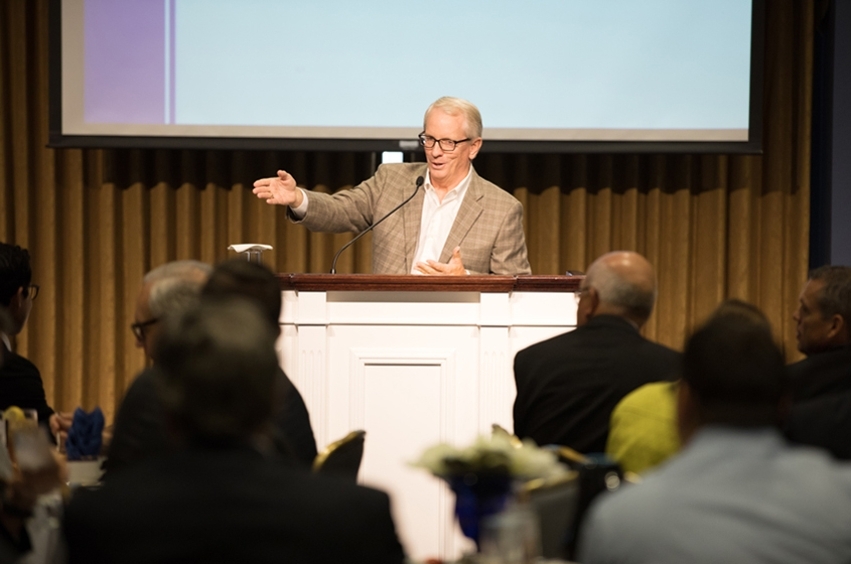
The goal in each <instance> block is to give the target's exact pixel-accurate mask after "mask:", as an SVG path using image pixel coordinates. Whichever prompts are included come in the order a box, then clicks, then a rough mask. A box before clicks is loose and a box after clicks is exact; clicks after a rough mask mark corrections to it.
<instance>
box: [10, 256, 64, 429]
mask: <svg viewBox="0 0 851 564" xmlns="http://www.w3.org/2000/svg"><path fill="white" fill-rule="evenodd" d="M37 295H38V286H37V285H35V284H33V283H32V268H31V266H30V254H29V252H27V250H26V249H22V248H21V247H19V246H17V245H9V244H6V243H0V305H2V306H4V307H5V308H6V309H7V310H8V313H9V315H10V317H11V318H12V328H11V330H9V331H3V332H0V341H1V342H0V347H2V348H3V349H4V356H5V358H6V360H5V364H4V365H3V367H2V368H0V410H3V409H6V408H7V407H9V406H12V405H16V406H18V407H20V408H23V409H35V410H36V412H37V413H38V421H39V423H40V424H41V425H43V426H45V427H47V426H48V425H49V426H50V429H51V437H53V434H54V433H56V432H57V431H59V430H60V429H61V428H63V427H66V426H67V425H66V424H65V422H63V421H62V420H60V418H59V416H58V415H57V414H56V413H54V411H53V408H51V407H50V406H49V405H48V404H47V398H46V396H45V393H44V382H43V381H42V379H41V372H39V370H38V368H37V367H36V365H35V364H33V363H32V362H30V361H29V360H28V359H26V358H24V357H22V356H20V355H19V354H16V353H15V352H13V351H12V344H11V341H10V337H12V336H14V335H17V334H18V333H20V332H21V330H22V329H23V328H24V325H25V324H26V322H27V319H29V316H30V311H32V307H33V301H34V300H35V298H36V296H37ZM67 423H68V424H70V421H68V422H67Z"/></svg>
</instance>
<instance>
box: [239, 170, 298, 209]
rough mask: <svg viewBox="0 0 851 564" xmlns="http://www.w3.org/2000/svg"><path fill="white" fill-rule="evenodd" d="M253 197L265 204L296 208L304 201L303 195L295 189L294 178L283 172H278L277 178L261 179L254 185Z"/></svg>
mask: <svg viewBox="0 0 851 564" xmlns="http://www.w3.org/2000/svg"><path fill="white" fill-rule="evenodd" d="M252 192H254V195H255V196H257V197H258V198H260V199H261V200H266V203H267V204H278V205H281V206H291V207H298V206H300V205H301V202H302V200H304V194H302V193H301V190H299V189H298V188H296V182H295V178H293V177H292V175H291V174H290V173H288V172H287V171H285V170H279V171H278V176H274V177H272V178H261V179H260V180H258V181H256V182H255V183H254V190H252Z"/></svg>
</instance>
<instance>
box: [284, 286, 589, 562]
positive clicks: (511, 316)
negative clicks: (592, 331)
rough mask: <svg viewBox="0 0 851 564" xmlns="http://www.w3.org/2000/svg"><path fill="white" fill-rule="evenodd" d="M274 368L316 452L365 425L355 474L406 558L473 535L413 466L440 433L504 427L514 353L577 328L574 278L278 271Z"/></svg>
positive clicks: (453, 437) (455, 551) (453, 550)
mask: <svg viewBox="0 0 851 564" xmlns="http://www.w3.org/2000/svg"><path fill="white" fill-rule="evenodd" d="M279 278H280V280H281V288H282V292H283V301H284V306H283V309H282V312H281V325H282V334H281V338H280V340H279V342H278V346H279V357H280V361H281V366H282V367H283V368H284V371H285V372H286V373H287V375H289V377H290V378H291V379H292V381H293V383H294V384H295V385H296V386H297V387H298V389H299V391H300V392H301V393H302V395H303V396H304V400H305V402H306V404H307V408H308V410H309V412H310V419H311V423H312V425H313V430H314V433H315V434H316V442H317V446H318V447H319V449H320V450H321V449H322V448H323V447H324V446H325V445H326V444H328V443H329V442H331V441H333V440H336V439H338V438H341V437H343V436H344V435H345V434H346V433H348V432H349V431H351V430H355V429H365V430H366V432H367V434H366V443H365V450H364V459H363V463H362V465H361V471H360V482H362V483H363V484H365V485H370V486H374V487H377V488H380V489H383V490H384V491H387V492H388V493H389V494H390V496H391V498H392V503H393V514H394V519H395V522H396V527H397V531H398V533H399V536H400V539H401V540H402V543H403V544H404V546H405V550H406V552H407V554H408V556H409V557H411V558H414V559H423V558H426V557H440V558H443V559H454V558H456V557H457V556H458V555H459V554H460V553H461V551H462V550H467V549H469V548H471V546H472V545H471V544H470V543H469V541H467V540H466V539H465V538H464V537H462V536H461V534H460V531H458V529H457V525H456V524H455V522H454V519H453V514H452V511H453V504H454V495H453V494H452V492H451V491H450V490H449V489H448V488H446V487H445V486H444V485H443V484H442V482H441V481H439V480H438V479H436V478H433V477H432V476H430V475H429V474H428V473H427V472H426V471H424V470H419V469H413V468H409V467H408V465H407V463H408V462H409V461H411V460H415V459H416V458H417V457H418V456H419V454H420V453H421V452H422V451H423V449H425V448H426V447H428V446H431V445H432V444H435V443H437V442H448V443H451V444H455V445H466V444H469V443H470V442H471V441H472V440H473V439H474V438H475V436H476V435H477V434H479V433H490V429H491V424H493V423H499V424H500V425H502V426H503V427H505V428H507V429H511V428H512V411H511V410H512V406H513V403H514V396H515V388H514V379H513V370H512V364H513V360H514V355H515V353H516V352H517V351H519V350H521V349H523V348H525V347H527V346H529V345H530V344H532V343H535V342H538V341H540V340H543V339H546V338H548V337H551V336H553V335H557V334H559V333H563V332H565V331H569V330H571V329H572V328H573V327H575V325H576V301H575V299H574V292H575V291H576V290H577V289H578V287H579V282H580V280H581V277H568V276H516V277H515V276H469V277H425V276H384V275H330V274H282V275H279Z"/></svg>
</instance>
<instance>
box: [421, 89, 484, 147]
mask: <svg viewBox="0 0 851 564" xmlns="http://www.w3.org/2000/svg"><path fill="white" fill-rule="evenodd" d="M435 109H440V110H443V111H444V112H446V113H447V114H449V115H450V116H457V115H459V114H460V115H462V116H464V121H465V126H464V134H465V135H466V136H467V137H469V138H470V139H478V138H479V137H481V136H482V114H481V113H480V112H479V108H477V107H476V106H474V105H473V104H472V103H470V102H468V101H467V100H464V99H463V98H454V97H452V96H444V97H442V98H438V99H437V100H435V101H434V102H433V103H432V104H431V106H429V107H428V109H427V110H426V113H425V116H424V117H423V122H425V120H426V119H428V114H429V113H431V111H432V110H435ZM423 125H424V126H425V124H423Z"/></svg>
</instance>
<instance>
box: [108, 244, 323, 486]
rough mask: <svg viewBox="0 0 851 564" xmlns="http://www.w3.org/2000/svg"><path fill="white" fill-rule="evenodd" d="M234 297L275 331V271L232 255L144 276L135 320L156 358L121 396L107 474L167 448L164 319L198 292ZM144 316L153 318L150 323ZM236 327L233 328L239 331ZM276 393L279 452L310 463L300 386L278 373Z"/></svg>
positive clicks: (312, 451) (310, 440)
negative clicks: (161, 388)
mask: <svg viewBox="0 0 851 564" xmlns="http://www.w3.org/2000/svg"><path fill="white" fill-rule="evenodd" d="M202 293H203V294H204V295H211V296H222V295H236V296H242V297H246V298H247V299H250V300H253V301H254V302H255V303H256V304H257V305H259V306H260V307H261V308H262V311H263V312H264V314H265V316H266V319H267V321H268V322H269V324H270V327H272V328H273V329H274V330H275V331H278V330H279V325H278V317H279V316H280V311H281V292H280V286H279V284H278V281H277V279H276V278H275V275H274V274H273V273H272V272H271V271H270V270H269V269H268V268H266V267H263V266H260V265H258V264H255V263H249V262H247V261H245V260H240V259H233V260H230V261H226V262H223V263H221V264H220V265H218V266H217V267H216V268H215V269H213V270H212V271H211V270H210V267H209V266H208V265H206V264H203V263H198V262H196V261H179V262H173V263H168V264H166V265H163V266H161V267H159V268H157V269H154V270H152V271H151V272H150V273H149V274H148V275H147V276H146V277H145V283H144V285H143V288H142V291H141V292H140V295H139V301H138V304H137V308H136V311H137V313H136V318H137V322H136V323H135V324H134V325H135V328H134V330H135V331H136V337H137V341H138V343H139V346H141V347H143V348H144V349H145V352H146V353H148V354H149V356H150V357H151V358H152V360H153V361H154V368H151V369H148V370H145V371H144V372H142V373H141V374H140V375H139V376H138V377H137V378H136V380H135V381H134V382H133V384H132V385H131V386H130V388H129V389H128V390H127V393H126V394H125V396H124V400H123V401H122V404H121V407H120V408H119V410H118V416H117V417H116V420H115V431H114V435H113V438H112V443H111V445H110V447H109V458H108V459H107V463H106V469H107V477H109V475H111V474H112V473H113V472H115V471H116V470H118V469H121V468H123V467H126V466H128V465H130V464H133V463H135V462H137V461H139V460H141V459H143V458H147V457H149V456H157V455H160V454H162V453H163V452H165V451H166V450H167V449H168V448H169V441H168V437H167V435H166V430H165V421H164V417H163V414H162V407H161V405H160V402H159V398H158V397H157V395H156V390H155V386H154V372H155V370H156V368H155V367H156V366H157V359H156V356H155V355H154V351H155V342H156V339H157V338H158V335H159V330H160V328H161V327H162V325H161V322H162V320H163V319H165V318H166V317H168V316H170V315H174V314H178V313H180V312H182V311H184V310H185V309H186V308H188V307H191V306H192V305H194V303H195V302H196V301H197V299H198V297H199V295H200V294H202ZM145 320H155V321H154V323H150V321H145ZM238 330H239V328H234V331H238ZM277 393H278V395H279V399H280V401H279V402H278V403H277V409H276V412H275V417H274V421H275V427H274V431H275V441H276V445H277V447H278V450H279V451H280V452H281V454H283V455H285V456H286V457H288V458H291V459H294V460H295V461H297V462H298V463H300V464H301V465H302V466H305V467H307V466H309V465H310V464H311V463H312V462H313V459H314V458H315V457H316V441H315V440H314V437H313V429H312V427H311V425H310V417H309V415H308V413H307V407H306V406H305V404H304V400H303V399H302V397H301V394H299V392H298V390H297V389H296V388H295V386H293V384H292V382H291V381H290V380H289V378H287V375H286V374H284V372H283V371H279V375H278V387H277Z"/></svg>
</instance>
